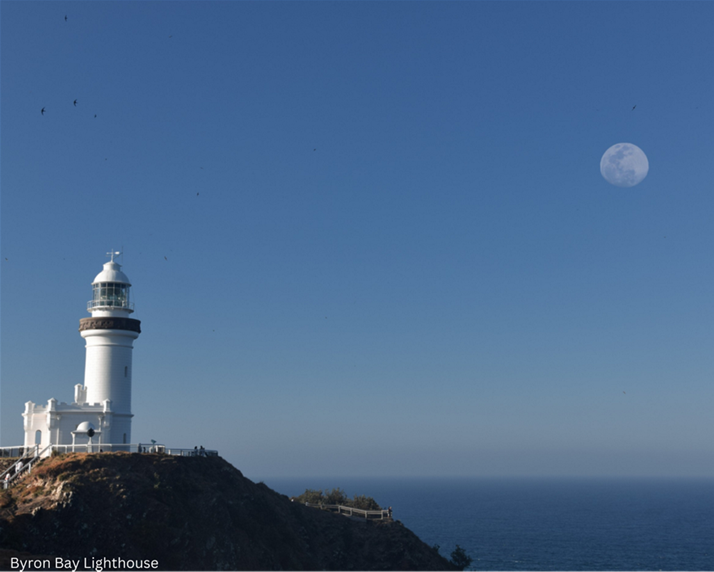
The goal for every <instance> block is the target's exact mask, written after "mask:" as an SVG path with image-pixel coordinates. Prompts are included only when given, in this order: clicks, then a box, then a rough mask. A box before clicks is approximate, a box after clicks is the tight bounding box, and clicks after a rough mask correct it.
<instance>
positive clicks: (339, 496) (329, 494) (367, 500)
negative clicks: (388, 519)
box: [294, 488, 382, 510]
mask: <svg viewBox="0 0 714 572" xmlns="http://www.w3.org/2000/svg"><path fill="white" fill-rule="evenodd" d="M294 500H295V502H299V503H306V502H308V503H310V504H340V505H342V506H349V507H352V508H359V509H362V510H381V509H382V507H381V506H379V504H377V501H376V500H374V499H373V498H372V497H368V496H365V495H355V496H354V498H352V499H351V498H349V497H348V496H347V493H345V491H343V490H342V489H340V488H336V489H325V490H324V491H323V490H313V489H306V490H305V492H304V493H303V494H301V495H300V496H298V497H295V499H294Z"/></svg>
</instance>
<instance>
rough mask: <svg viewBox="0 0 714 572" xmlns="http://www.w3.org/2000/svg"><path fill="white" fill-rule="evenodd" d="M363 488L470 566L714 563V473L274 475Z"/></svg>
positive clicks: (293, 483)
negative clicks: (463, 552) (401, 476)
mask: <svg viewBox="0 0 714 572" xmlns="http://www.w3.org/2000/svg"><path fill="white" fill-rule="evenodd" d="M264 481H265V483H266V484H267V485H268V486H269V487H270V488H272V489H274V490H276V491H278V492H280V493H282V494H285V495H288V496H292V495H299V494H301V493H303V492H304V491H305V489H306V488H311V489H330V488H335V487H339V488H341V489H343V490H344V491H345V492H346V493H347V494H348V495H349V496H350V497H351V496H353V495H355V494H365V495H367V496H371V497H373V498H374V499H375V500H376V501H377V502H378V503H380V504H381V505H383V506H384V507H387V506H391V507H392V508H393V511H394V515H393V516H394V518H395V519H397V520H400V521H402V522H403V523H404V524H405V525H406V526H407V527H408V528H409V529H411V530H412V531H413V532H414V533H416V534H417V536H419V537H420V538H421V539H422V540H423V541H424V542H426V543H427V544H429V545H430V546H433V545H435V544H438V545H439V546H440V552H441V554H442V555H443V556H446V557H447V558H449V557H450V555H451V552H452V550H454V548H455V547H456V545H457V544H458V545H460V546H461V547H462V548H464V549H465V550H466V552H467V554H468V555H469V556H470V557H471V558H473V563H472V565H471V567H470V568H469V569H470V570H714V479H654V478H652V479H624V478H623V479H615V478H613V479H585V478H581V479H564V478H562V479H546V478H538V479H536V478H533V479H528V478H511V479H494V478H451V479H444V478H440V479H437V478H430V479H427V478H424V479H418V478H409V479H397V478H339V477H336V478H312V479H310V478H292V479H289V478H274V479H264Z"/></svg>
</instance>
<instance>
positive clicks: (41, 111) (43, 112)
mask: <svg viewBox="0 0 714 572" xmlns="http://www.w3.org/2000/svg"><path fill="white" fill-rule="evenodd" d="M40 113H41V114H42V115H44V114H45V108H44V107H43V108H42V109H41V110H40Z"/></svg>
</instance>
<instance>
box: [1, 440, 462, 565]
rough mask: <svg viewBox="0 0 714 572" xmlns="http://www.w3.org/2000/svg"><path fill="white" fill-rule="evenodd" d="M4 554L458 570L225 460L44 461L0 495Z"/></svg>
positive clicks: (395, 533) (402, 532) (126, 456)
mask: <svg viewBox="0 0 714 572" xmlns="http://www.w3.org/2000/svg"><path fill="white" fill-rule="evenodd" d="M0 547H2V549H4V550H5V560H6V562H7V560H9V555H10V554H20V553H22V554H25V555H50V556H52V557H63V558H68V559H75V560H77V559H87V561H90V562H91V559H92V558H95V559H96V558H109V559H111V558H123V559H131V560H133V561H142V560H146V559H152V560H157V561H158V569H160V570H454V569H455V568H454V567H453V566H452V565H451V564H450V563H449V562H448V561H447V560H446V559H444V558H443V557H441V556H440V555H439V554H438V553H437V551H436V550H434V549H433V548H431V547H429V546H427V545H426V544H425V543H423V542H422V541H421V540H419V538H417V536H416V535H415V534H414V533H412V532H411V531H410V530H408V529H407V528H405V527H404V526H402V525H401V524H400V523H399V522H392V521H369V522H367V521H364V520H357V519H353V518H348V517H345V516H341V515H337V514H332V513H328V512H323V511H320V510H317V509H314V508H309V507H306V506H304V505H301V504H298V503H293V502H290V500H289V499H288V498H287V497H286V496H284V495H281V494H279V493H277V492H275V491H273V490H271V489H270V488H268V487H267V486H266V485H264V484H262V483H259V484H255V483H253V482H252V481H250V480H249V479H247V478H245V477H244V476H243V475H242V474H241V472H240V471H238V470H237V469H235V468H234V467H233V466H231V465H230V464H229V463H227V462H226V461H224V460H223V459H221V458H220V457H171V456H165V455H152V454H130V453H100V454H93V455H87V454H70V455H60V456H57V457H52V458H49V459H47V460H45V461H43V462H42V463H40V464H38V465H37V466H36V467H35V468H33V471H32V473H31V474H30V475H27V476H25V477H24V478H23V479H22V481H21V482H19V483H18V484H17V485H16V486H14V487H12V488H11V489H10V490H8V491H4V492H2V494H0ZM1 562H2V561H1V560H0V563H1ZM6 565H7V564H6ZM6 569H7V568H6ZM80 569H82V568H81V567H80Z"/></svg>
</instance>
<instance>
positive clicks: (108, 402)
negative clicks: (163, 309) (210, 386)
mask: <svg viewBox="0 0 714 572" xmlns="http://www.w3.org/2000/svg"><path fill="white" fill-rule="evenodd" d="M118 254H120V253H119V252H114V251H112V252H109V253H107V255H108V256H109V257H110V260H109V262H107V263H105V264H104V268H103V270H102V271H101V272H100V273H99V274H97V276H96V277H95V278H94V281H93V282H92V299H91V300H90V301H89V302H88V303H87V311H88V312H89V313H90V314H91V315H92V317H91V318H83V319H80V321H79V333H80V335H81V336H82V337H83V338H84V339H85V341H86V349H87V352H86V361H85V368H84V384H77V385H75V386H74V401H73V402H72V403H65V402H58V401H57V400H56V399H55V398H54V397H53V398H51V399H49V400H48V401H47V405H37V404H35V403H33V402H32V401H28V402H27V403H25V412H24V413H23V414H22V416H23V418H24V430H25V445H24V446H25V449H26V450H27V449H30V448H35V449H39V450H40V451H42V450H46V451H47V454H49V452H50V449H51V447H49V446H50V445H71V446H74V447H76V446H78V445H79V446H80V447H81V450H83V451H91V450H92V449H93V448H96V450H97V451H98V450H99V449H100V448H102V447H104V448H105V450H107V449H108V448H111V449H112V450H121V449H122V447H121V445H127V444H129V443H131V419H132V417H133V414H132V412H131V378H132V367H131V361H132V360H131V358H132V350H133V342H134V340H135V339H136V338H138V337H139V334H140V333H141V329H140V322H139V320H135V319H133V318H130V317H129V315H130V314H131V313H132V312H133V311H134V304H133V303H132V302H131V299H130V295H129V291H130V289H131V283H130V282H129V278H128V277H127V275H126V274H124V273H123V272H122V271H121V265H120V264H118V263H117V262H116V261H115V260H114V257H115V256H116V255H118ZM108 445H111V447H107V446H108ZM36 446H38V447H36ZM78 450H80V449H79V448H78Z"/></svg>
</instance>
